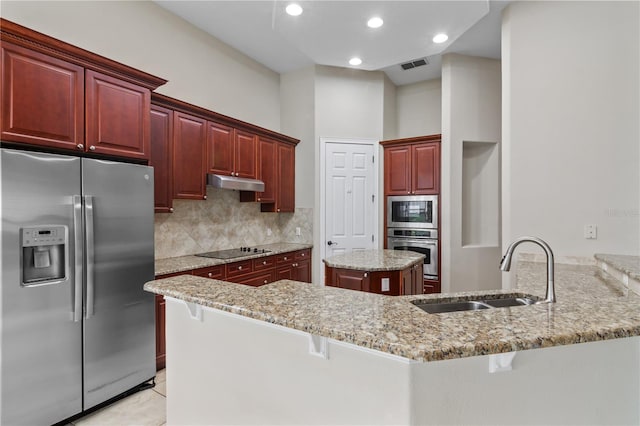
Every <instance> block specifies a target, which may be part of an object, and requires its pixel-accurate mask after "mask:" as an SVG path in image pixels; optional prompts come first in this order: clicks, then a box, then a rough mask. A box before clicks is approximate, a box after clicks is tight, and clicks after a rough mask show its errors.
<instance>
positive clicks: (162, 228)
mask: <svg viewBox="0 0 640 426" xmlns="http://www.w3.org/2000/svg"><path fill="white" fill-rule="evenodd" d="M239 198H240V196H239V194H238V191H231V190H228V189H218V188H213V187H207V199H206V200H201V201H200V200H174V201H173V213H156V214H155V257H156V259H164V258H167V257H176V256H185V255H189V254H196V253H202V252H206V251H212V250H224V249H229V248H235V247H241V246H255V245H260V244H272V243H279V242H289V243H305V244H311V243H312V242H313V209H311V208H296V211H295V213H262V212H260V204H259V203H241V202H240V201H239ZM297 227H299V228H300V235H299V236H297V235H296V228H297ZM269 229H270V230H271V235H269Z"/></svg>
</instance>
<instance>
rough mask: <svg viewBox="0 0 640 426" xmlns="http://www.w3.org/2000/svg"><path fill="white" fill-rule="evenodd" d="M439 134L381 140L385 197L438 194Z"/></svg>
mask: <svg viewBox="0 0 640 426" xmlns="http://www.w3.org/2000/svg"><path fill="white" fill-rule="evenodd" d="M440 137H441V136H440V135H432V136H423V137H416V138H408V139H397V140H390V141H382V142H380V144H382V145H383V146H384V194H385V195H428V194H438V193H439V192H440Z"/></svg>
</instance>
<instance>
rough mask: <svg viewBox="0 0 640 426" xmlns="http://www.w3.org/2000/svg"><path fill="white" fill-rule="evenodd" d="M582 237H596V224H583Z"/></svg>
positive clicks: (589, 238)
mask: <svg viewBox="0 0 640 426" xmlns="http://www.w3.org/2000/svg"><path fill="white" fill-rule="evenodd" d="M584 237H585V238H586V239H587V240H595V239H596V238H598V227H597V226H596V225H585V226H584Z"/></svg>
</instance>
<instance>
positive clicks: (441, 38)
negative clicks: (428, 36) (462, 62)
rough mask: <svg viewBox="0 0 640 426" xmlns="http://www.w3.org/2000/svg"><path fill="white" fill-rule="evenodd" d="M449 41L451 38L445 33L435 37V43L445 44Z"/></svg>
mask: <svg viewBox="0 0 640 426" xmlns="http://www.w3.org/2000/svg"><path fill="white" fill-rule="evenodd" d="M447 40H449V36H448V35H446V34H445V33H440V34H436V35H435V37H433V42H434V43H444V42H445V41H447Z"/></svg>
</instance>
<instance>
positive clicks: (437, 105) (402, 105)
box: [396, 78, 442, 138]
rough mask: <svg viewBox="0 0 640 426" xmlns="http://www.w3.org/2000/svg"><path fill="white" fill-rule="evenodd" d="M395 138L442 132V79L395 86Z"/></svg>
mask: <svg viewBox="0 0 640 426" xmlns="http://www.w3.org/2000/svg"><path fill="white" fill-rule="evenodd" d="M397 104H398V112H397V114H398V131H397V136H396V138H409V137H413V136H422V135H434V134H437V133H442V80H441V79H439V78H438V79H435V80H427V81H421V82H418V83H413V84H407V85H404V86H399V87H398V88H397Z"/></svg>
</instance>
